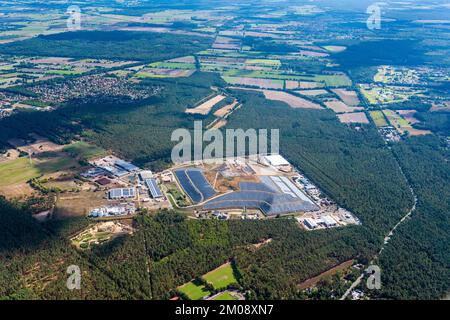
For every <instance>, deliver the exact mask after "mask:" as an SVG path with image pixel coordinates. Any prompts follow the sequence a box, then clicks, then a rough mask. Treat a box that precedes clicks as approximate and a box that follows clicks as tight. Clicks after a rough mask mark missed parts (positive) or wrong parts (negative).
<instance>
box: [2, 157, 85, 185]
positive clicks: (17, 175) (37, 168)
mask: <svg viewBox="0 0 450 320" xmlns="http://www.w3.org/2000/svg"><path fill="white" fill-rule="evenodd" d="M76 166H78V164H77V162H76V161H75V159H73V158H70V157H60V156H51V155H49V157H48V158H45V159H33V160H32V163H31V164H30V160H29V159H28V157H24V158H19V159H15V160H10V161H6V162H2V163H0V186H8V185H13V184H18V183H25V182H27V181H28V180H30V179H32V178H36V177H39V176H40V175H44V174H48V173H53V172H57V171H60V170H65V169H70V168H73V167H76Z"/></svg>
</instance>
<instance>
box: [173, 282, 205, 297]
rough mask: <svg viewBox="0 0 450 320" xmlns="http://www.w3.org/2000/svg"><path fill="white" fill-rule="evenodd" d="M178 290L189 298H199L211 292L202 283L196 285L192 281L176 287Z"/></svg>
mask: <svg viewBox="0 0 450 320" xmlns="http://www.w3.org/2000/svg"><path fill="white" fill-rule="evenodd" d="M178 291H180V292H181V293H184V294H185V295H186V296H187V297H188V298H189V299H190V300H201V299H202V298H204V297H207V296H209V295H210V294H211V292H209V291H208V290H206V288H205V286H204V285H196V284H195V283H193V282H192V281H191V282H188V283H186V284H184V285H182V286H181V287H178Z"/></svg>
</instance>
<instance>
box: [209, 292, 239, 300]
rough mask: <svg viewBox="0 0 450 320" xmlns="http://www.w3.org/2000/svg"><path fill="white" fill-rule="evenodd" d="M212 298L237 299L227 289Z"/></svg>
mask: <svg viewBox="0 0 450 320" xmlns="http://www.w3.org/2000/svg"><path fill="white" fill-rule="evenodd" d="M213 300H237V299H236V297H235V296H233V295H231V294H230V293H229V292H228V291H225V292H222V293H221V294H219V295H217V296H216V297H215V298H214V299H213Z"/></svg>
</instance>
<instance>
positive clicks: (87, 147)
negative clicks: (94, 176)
mask: <svg viewBox="0 0 450 320" xmlns="http://www.w3.org/2000/svg"><path fill="white" fill-rule="evenodd" d="M63 150H64V151H65V152H68V153H70V154H71V155H73V156H74V157H77V158H82V159H91V158H95V157H100V156H102V155H105V154H106V151H105V150H104V149H102V148H100V147H97V146H94V145H92V144H89V143H87V142H84V141H77V142H74V143H72V144H70V145H68V146H67V147H64V149H63Z"/></svg>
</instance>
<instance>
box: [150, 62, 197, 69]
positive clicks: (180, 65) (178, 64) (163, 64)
mask: <svg viewBox="0 0 450 320" xmlns="http://www.w3.org/2000/svg"><path fill="white" fill-rule="evenodd" d="M148 67H150V68H162V69H184V70H192V69H195V64H193V63H182V62H155V63H151V64H149V65H148Z"/></svg>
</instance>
